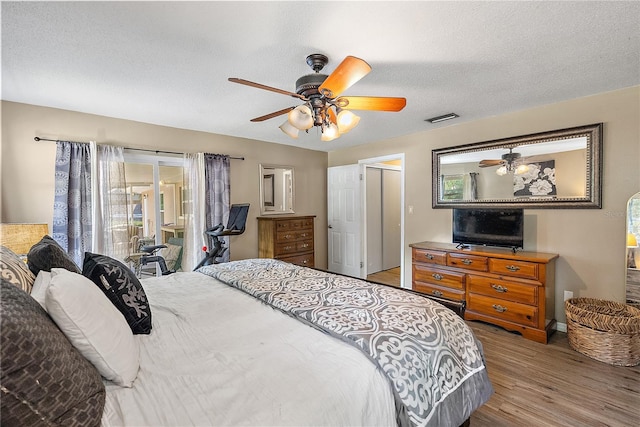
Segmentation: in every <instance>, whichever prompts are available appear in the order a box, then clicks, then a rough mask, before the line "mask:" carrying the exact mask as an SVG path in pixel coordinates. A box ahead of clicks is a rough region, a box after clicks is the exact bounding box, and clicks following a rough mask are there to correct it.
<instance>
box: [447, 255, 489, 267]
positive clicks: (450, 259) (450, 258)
mask: <svg viewBox="0 0 640 427" xmlns="http://www.w3.org/2000/svg"><path fill="white" fill-rule="evenodd" d="M487 261H488V258H487V257H483V256H477V255H465V254H457V253H450V254H449V255H447V265H448V266H450V267H458V268H465V269H467V270H475V271H487Z"/></svg>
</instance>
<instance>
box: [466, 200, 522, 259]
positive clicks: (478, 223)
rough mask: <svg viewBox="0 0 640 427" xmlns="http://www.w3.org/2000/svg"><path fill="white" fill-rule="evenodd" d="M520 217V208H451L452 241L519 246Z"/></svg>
mask: <svg viewBox="0 0 640 427" xmlns="http://www.w3.org/2000/svg"><path fill="white" fill-rule="evenodd" d="M523 217H524V215H523V211H522V209H453V243H459V244H460V245H485V246H503V247H509V248H512V249H513V250H516V249H517V248H522V244H523V234H524V233H523Z"/></svg>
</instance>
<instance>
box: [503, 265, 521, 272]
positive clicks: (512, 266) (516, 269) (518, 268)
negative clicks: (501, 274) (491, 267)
mask: <svg viewBox="0 0 640 427" xmlns="http://www.w3.org/2000/svg"><path fill="white" fill-rule="evenodd" d="M505 268H506V269H507V270H509V271H518V270H520V267H518V266H517V265H507V266H506V267H505Z"/></svg>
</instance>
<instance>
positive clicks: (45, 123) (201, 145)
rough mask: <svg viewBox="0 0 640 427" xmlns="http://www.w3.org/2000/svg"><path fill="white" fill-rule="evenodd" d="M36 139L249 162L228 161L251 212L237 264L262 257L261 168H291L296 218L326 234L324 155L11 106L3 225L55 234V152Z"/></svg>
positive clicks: (319, 256)
mask: <svg viewBox="0 0 640 427" xmlns="http://www.w3.org/2000/svg"><path fill="white" fill-rule="evenodd" d="M247 126H249V124H247ZM35 136H39V137H41V138H50V139H65V140H70V141H91V140H93V141H96V142H98V143H106V144H113V145H121V146H124V147H131V148H146V149H153V150H166V151H180V152H185V151H186V152H192V153H195V152H209V153H220V154H229V155H231V156H235V157H244V158H245V160H244V161H242V160H232V161H231V202H232V203H242V202H249V203H251V209H250V211H249V218H248V220H247V230H246V231H245V233H244V234H243V235H241V236H237V237H232V238H231V256H232V259H242V258H250V257H257V256H258V227H257V220H256V217H257V216H259V215H260V209H259V203H260V196H259V182H260V181H259V179H260V173H259V164H260V163H268V164H275V165H288V166H293V167H294V168H295V191H296V193H295V211H296V214H301V215H316V224H315V232H316V236H325V235H326V228H327V219H326V218H327V215H326V211H327V202H326V168H327V153H324V152H320V151H312V150H305V149H299V148H293V147H290V146H285V145H280V144H270V143H266V142H262V141H255V140H250V139H242V138H234V137H229V136H224V135H216V134H211V133H206V132H195V131H188V130H183V129H175V128H169V127H163V126H156V125H151V124H145V123H140V122H133V121H128V120H120V119H113V118H109V117H102V116H96V115H91V114H82V113H76V112H71V111H66V110H59V109H52V108H44V107H37V106H33V105H27V104H19V103H13V102H7V101H3V102H2V159H1V167H2V169H1V174H2V184H1V189H2V194H1V206H0V222H45V223H49V230H51V220H52V216H53V188H54V180H53V174H54V159H55V151H56V147H55V143H53V142H43V141H41V142H35V141H34V140H33V138H34V137H35ZM315 250H316V256H315V259H316V265H317V266H318V267H326V265H327V245H326V237H324V238H321V237H320V238H316V242H315Z"/></svg>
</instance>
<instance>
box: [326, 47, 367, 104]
mask: <svg viewBox="0 0 640 427" xmlns="http://www.w3.org/2000/svg"><path fill="white" fill-rule="evenodd" d="M370 71H371V66H369V64H367V63H366V62H365V61H363V60H362V59H360V58H356V57H355V56H347V57H346V58H345V59H344V61H342V62H341V63H340V65H338V67H337V68H336V69H335V70H333V73H331V74H330V75H329V77H327V78H326V79H325V81H324V82H322V84H321V85H320V87H319V88H318V92H320V94H322V95H324V96H325V97H327V98H330V99H331V98H335V97H336V96H338V95H340V94H341V93H342V92H344V91H345V90H346V89H347V88H349V87H351V85H353V84H354V83H355V82H357V81H358V80H360V79H361V78H363V77H364V76H366V75H367V74H369V72H370Z"/></svg>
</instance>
